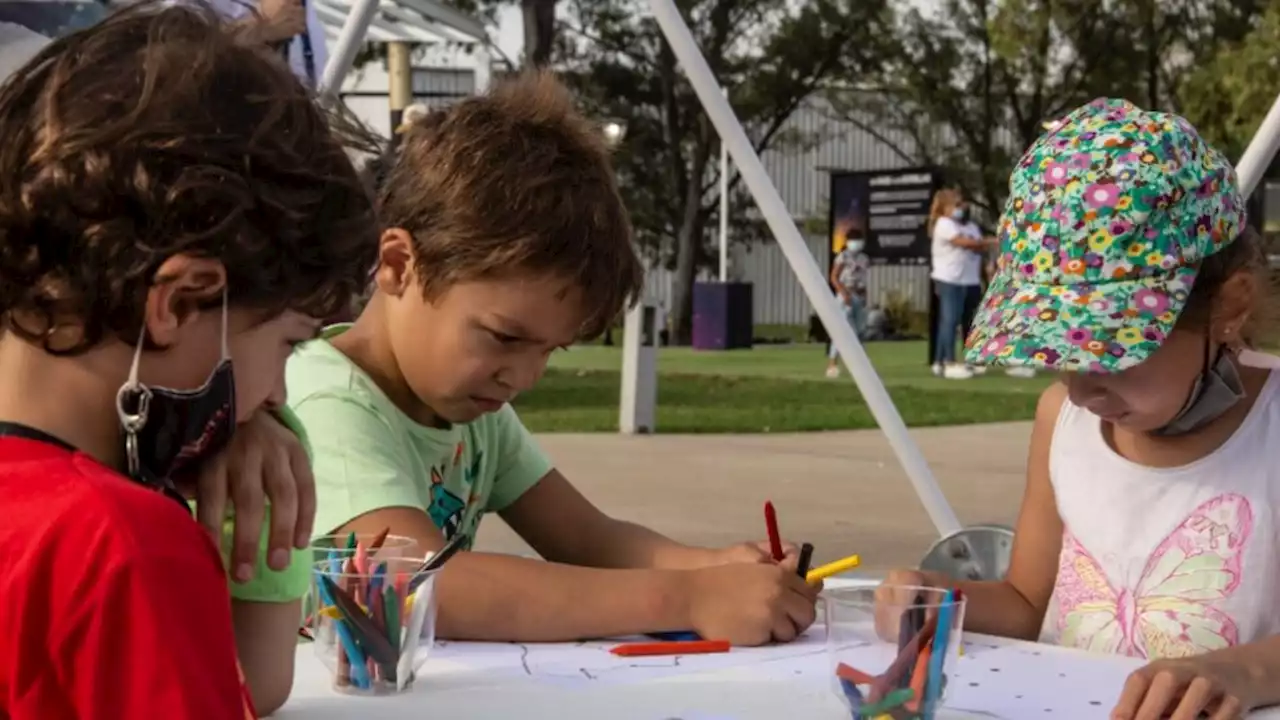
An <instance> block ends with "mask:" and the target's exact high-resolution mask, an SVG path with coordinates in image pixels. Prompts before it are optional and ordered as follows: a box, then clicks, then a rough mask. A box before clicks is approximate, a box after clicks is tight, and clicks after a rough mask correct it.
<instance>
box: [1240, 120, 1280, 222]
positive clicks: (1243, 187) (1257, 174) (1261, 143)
mask: <svg viewBox="0 0 1280 720" xmlns="http://www.w3.org/2000/svg"><path fill="white" fill-rule="evenodd" d="M1276 150H1280V97H1277V98H1276V101H1275V102H1274V103H1272V104H1271V109H1270V110H1268V111H1267V116H1266V117H1265V118H1263V119H1262V124H1261V125H1259V126H1258V132H1256V133H1254V134H1253V139H1252V140H1250V141H1249V147H1247V148H1245V150H1244V154H1243V155H1241V156H1240V162H1238V163H1236V178H1237V179H1238V181H1239V183H1240V194H1241V195H1244V196H1245V197H1249V196H1250V195H1252V194H1253V191H1254V189H1255V188H1257V187H1258V183H1259V182H1261V181H1262V175H1263V174H1264V173H1265V172H1266V171H1267V167H1268V166H1269V165H1271V160H1272V159H1273V158H1275V156H1276ZM1258 225H1259V227H1261V225H1262V223H1261V222H1259V223H1258Z"/></svg>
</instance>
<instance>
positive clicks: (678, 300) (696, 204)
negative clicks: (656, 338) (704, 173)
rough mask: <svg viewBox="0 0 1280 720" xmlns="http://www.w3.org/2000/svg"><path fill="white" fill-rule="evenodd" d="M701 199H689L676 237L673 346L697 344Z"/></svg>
mask: <svg viewBox="0 0 1280 720" xmlns="http://www.w3.org/2000/svg"><path fill="white" fill-rule="evenodd" d="M701 204H702V203H701V198H697V199H695V200H693V201H692V202H690V201H689V200H688V199H687V198H686V200H685V211H684V219H683V221H682V222H681V223H680V231H679V233H678V235H677V236H676V277H675V284H674V286H673V287H672V288H671V344H672V345H689V344H692V343H693V283H694V282H695V281H696V280H697V278H698V265H699V262H698V261H699V260H700V259H701V257H700V256H701V255H702V223H701V222H700V219H701V218H700V216H701V214H702V213H701V212H700V211H701V209H702V208H701Z"/></svg>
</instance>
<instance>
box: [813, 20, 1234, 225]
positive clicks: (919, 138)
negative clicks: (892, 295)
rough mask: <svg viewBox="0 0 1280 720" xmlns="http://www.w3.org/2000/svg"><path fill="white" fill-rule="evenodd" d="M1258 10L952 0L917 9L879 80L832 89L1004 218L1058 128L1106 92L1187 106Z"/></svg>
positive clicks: (916, 158)
mask: <svg viewBox="0 0 1280 720" xmlns="http://www.w3.org/2000/svg"><path fill="white" fill-rule="evenodd" d="M1257 5H1258V3H1257V0H944V2H943V3H942V5H941V7H940V8H939V11H938V12H937V13H936V14H934V15H932V16H925V15H924V14H923V13H921V12H920V11H919V10H918V9H915V8H914V7H906V8H903V9H902V11H901V12H900V13H899V16H898V19H897V22H896V24H895V29H894V32H893V47H892V49H891V51H890V53H889V56H890V57H891V58H892V60H891V61H890V62H887V63H885V65H884V66H883V68H882V72H881V73H879V74H878V75H877V76H876V77H874V78H872V79H870V82H868V79H867V78H865V77H856V78H849V79H848V81H847V82H846V83H844V84H843V85H842V86H841V87H840V88H839V89H837V90H834V91H832V92H831V93H830V94H831V98H832V105H833V107H834V108H835V111H836V113H837V114H838V115H839V116H840V117H842V118H844V119H846V120H848V121H850V122H852V123H854V124H855V125H859V126H861V127H863V128H865V129H867V130H868V131H871V132H875V133H877V134H878V135H879V136H880V137H882V139H886V140H890V141H891V142H892V143H893V144H894V145H895V147H896V148H897V149H898V152H899V153H900V154H901V155H903V157H904V158H907V159H909V160H911V161H913V162H920V163H926V164H936V165H938V166H941V167H942V168H943V169H944V172H945V173H946V175H947V176H948V178H949V180H950V181H951V182H952V183H955V184H957V185H959V186H960V187H962V188H963V189H964V190H965V191H966V193H967V194H968V195H969V196H970V197H971V198H972V199H973V200H974V201H975V203H976V204H977V205H979V206H980V207H983V208H985V209H986V210H987V214H988V215H990V216H994V215H996V214H998V213H999V212H1000V210H1001V208H1002V206H1003V203H1004V199H1005V195H1006V193H1007V187H1006V184H1007V178H1008V175H1009V171H1010V169H1011V168H1012V166H1013V163H1014V162H1016V160H1017V158H1018V157H1019V156H1020V155H1021V154H1022V152H1023V151H1024V150H1025V149H1026V148H1027V147H1028V146H1029V145H1030V144H1031V143H1033V142H1034V141H1035V140H1036V138H1037V137H1039V136H1040V134H1041V133H1042V132H1043V124H1044V123H1045V122H1046V121H1048V120H1053V119H1055V118H1057V117H1061V116H1062V115H1063V114H1065V113H1066V112H1068V111H1070V110H1071V109H1072V108H1075V107H1077V106H1079V105H1081V104H1083V103H1085V102H1088V101H1089V100H1091V99H1093V98H1095V97H1099V96H1110V97H1125V98H1128V99H1130V100H1132V101H1134V102H1135V103H1137V104H1139V105H1142V106H1144V107H1147V108H1151V109H1167V110H1177V109H1178V100H1179V99H1180V98H1182V97H1183V96H1184V94H1183V93H1181V92H1180V89H1181V88H1182V86H1183V84H1184V83H1185V81H1186V79H1187V77H1188V76H1189V75H1190V73H1191V72H1192V71H1193V69H1194V68H1195V67H1196V66H1197V65H1198V64H1199V63H1201V62H1203V61H1204V58H1205V57H1206V56H1209V55H1212V53H1213V48H1215V47H1217V46H1220V45H1221V44H1222V43H1225V42H1228V41H1229V40H1230V39H1231V38H1233V37H1239V36H1241V35H1242V33H1245V32H1247V31H1248V28H1249V26H1250V22H1251V21H1250V19H1249V18H1250V17H1251V16H1252V14H1256V12H1257V11H1258V8H1257ZM853 87H856V88H857V89H858V91H857V92H851V90H850V88H853ZM892 138H898V139H897V140H891V139H892ZM904 138H905V140H904Z"/></svg>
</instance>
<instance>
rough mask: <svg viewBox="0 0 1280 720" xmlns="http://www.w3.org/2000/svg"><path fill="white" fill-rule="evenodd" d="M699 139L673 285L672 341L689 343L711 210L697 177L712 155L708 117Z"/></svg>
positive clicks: (700, 127) (686, 195) (690, 170)
mask: <svg viewBox="0 0 1280 720" xmlns="http://www.w3.org/2000/svg"><path fill="white" fill-rule="evenodd" d="M694 142H695V143H696V145H695V147H694V149H693V157H692V158H691V161H690V167H689V168H688V171H687V172H688V173H689V174H688V175H687V178H688V179H689V182H688V183H687V184H686V185H685V192H684V208H683V210H682V212H681V215H680V229H679V230H678V231H677V233H676V277H675V287H673V288H672V289H671V344H672V345H689V344H691V343H692V342H693V283H694V281H696V280H697V278H698V268H699V267H700V266H701V265H702V255H703V248H702V231H703V228H704V227H705V226H706V221H707V214H706V209H705V208H704V207H703V204H702V183H701V182H697V181H696V179H697V178H703V177H706V174H707V162H708V161H709V159H710V158H711V146H712V144H713V143H712V141H711V128H710V123H709V122H708V121H707V119H706V118H705V117H703V118H701V119H700V120H699V122H698V130H697V132H696V134H695V137H694Z"/></svg>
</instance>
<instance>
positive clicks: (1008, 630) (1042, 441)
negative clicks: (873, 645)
mask: <svg viewBox="0 0 1280 720" xmlns="http://www.w3.org/2000/svg"><path fill="white" fill-rule="evenodd" d="M1066 397H1067V390H1066V387H1065V386H1064V385H1062V384H1061V383H1054V384H1053V385H1050V386H1049V387H1048V388H1047V389H1046V390H1045V391H1044V393H1043V394H1042V395H1041V396H1040V402H1039V404H1038V405H1037V406H1036V419H1035V426H1034V427H1033V428H1032V431H1031V450H1030V452H1029V453H1028V457H1027V487H1026V491H1025V492H1024V494H1023V497H1022V508H1021V510H1019V512H1018V522H1017V525H1016V527H1015V530H1014V540H1013V556H1012V558H1011V559H1010V563H1009V572H1008V574H1006V575H1005V579H1004V580H1002V581H998V582H970V581H957V580H954V579H952V578H949V577H946V576H944V575H942V574H940V573H933V572H925V573H920V574H921V575H923V576H924V581H925V584H928V585H932V586H936V587H955V588H959V589H961V590H963V591H964V593H965V594H966V595H967V596H968V602H967V603H966V606H965V617H964V626H965V629H966V630H971V631H973V632H979V633H985V634H988V635H999V636H1001V637H1010V638H1021V639H1024V640H1035V639H1036V638H1038V637H1039V635H1040V625H1041V623H1042V622H1043V621H1044V614H1045V611H1046V609H1047V608H1048V606H1049V599H1050V596H1051V595H1052V594H1053V586H1054V583H1055V581H1056V580H1057V576H1058V554H1059V552H1060V551H1061V550H1062V518H1061V517H1059V515H1058V506H1057V501H1056V500H1055V499H1054V496H1053V486H1052V485H1051V484H1050V482H1049V446H1050V444H1051V442H1052V440H1053V429H1054V426H1055V425H1056V424H1057V421H1058V412H1059V411H1060V410H1061V409H1062V403H1063V402H1064V401H1065V400H1066ZM911 572H914V571H911ZM894 574H896V573H894ZM895 582H897V581H896V580H895V579H894V577H893V574H891V576H890V578H889V579H887V580H886V584H894V583H895ZM895 632H896V630H895Z"/></svg>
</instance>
